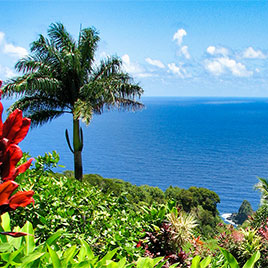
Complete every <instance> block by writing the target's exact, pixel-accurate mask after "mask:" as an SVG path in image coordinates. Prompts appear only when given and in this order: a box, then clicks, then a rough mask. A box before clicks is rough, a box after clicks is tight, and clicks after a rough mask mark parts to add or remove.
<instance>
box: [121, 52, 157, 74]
mask: <svg viewBox="0 0 268 268" xmlns="http://www.w3.org/2000/svg"><path fill="white" fill-rule="evenodd" d="M121 58H122V61H123V69H124V70H125V71H126V72H128V73H130V74H132V75H133V76H136V77H142V78H144V77H151V76H152V74H150V73H147V72H145V70H144V68H142V67H141V66H140V65H139V64H138V63H133V62H131V61H130V57H129V55H128V54H125V55H123V56H122V57H121Z"/></svg>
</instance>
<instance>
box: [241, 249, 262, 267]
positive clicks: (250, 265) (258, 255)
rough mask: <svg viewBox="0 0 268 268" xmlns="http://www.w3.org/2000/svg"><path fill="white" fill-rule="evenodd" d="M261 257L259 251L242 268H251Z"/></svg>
mask: <svg viewBox="0 0 268 268" xmlns="http://www.w3.org/2000/svg"><path fill="white" fill-rule="evenodd" d="M260 257H261V253H260V251H257V252H255V253H254V254H253V255H252V256H251V257H250V259H249V260H248V261H247V262H246V263H245V265H244V266H243V268H253V267H254V264H255V263H256V262H257V261H258V259H259V258H260Z"/></svg>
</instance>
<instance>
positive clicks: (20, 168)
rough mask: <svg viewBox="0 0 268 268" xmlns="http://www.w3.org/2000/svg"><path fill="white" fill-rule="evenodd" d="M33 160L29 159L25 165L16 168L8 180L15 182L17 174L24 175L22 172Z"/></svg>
mask: <svg viewBox="0 0 268 268" xmlns="http://www.w3.org/2000/svg"><path fill="white" fill-rule="evenodd" d="M33 160H34V159H33V158H31V159H29V160H28V161H27V162H25V163H23V164H22V165H20V166H19V167H17V168H16V169H15V172H14V174H13V175H12V176H11V177H10V178H9V180H15V179H16V177H17V176H18V175H19V174H21V173H24V172H25V171H26V170H27V169H28V168H29V167H30V166H31V164H32V161H33Z"/></svg>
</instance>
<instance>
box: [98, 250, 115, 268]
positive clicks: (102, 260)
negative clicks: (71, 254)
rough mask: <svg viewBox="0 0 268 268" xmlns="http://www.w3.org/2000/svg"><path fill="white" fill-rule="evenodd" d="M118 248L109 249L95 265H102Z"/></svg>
mask: <svg viewBox="0 0 268 268" xmlns="http://www.w3.org/2000/svg"><path fill="white" fill-rule="evenodd" d="M117 250H118V249H117V248H115V249H114V250H112V251H109V252H108V253H107V254H106V255H105V256H104V257H103V258H102V259H101V260H99V261H98V263H97V265H96V267H101V266H102V265H104V264H105V263H106V261H108V260H111V259H112V258H113V256H114V255H115V253H116V251H117Z"/></svg>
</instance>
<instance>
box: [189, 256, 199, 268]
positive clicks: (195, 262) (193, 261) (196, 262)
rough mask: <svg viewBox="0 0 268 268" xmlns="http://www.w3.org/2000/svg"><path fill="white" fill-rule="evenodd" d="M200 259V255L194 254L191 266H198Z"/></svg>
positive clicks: (196, 267)
mask: <svg viewBox="0 0 268 268" xmlns="http://www.w3.org/2000/svg"><path fill="white" fill-rule="evenodd" d="M200 260H201V257H200V256H195V257H194V258H193V260H192V265H191V268H200Z"/></svg>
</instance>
